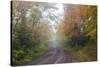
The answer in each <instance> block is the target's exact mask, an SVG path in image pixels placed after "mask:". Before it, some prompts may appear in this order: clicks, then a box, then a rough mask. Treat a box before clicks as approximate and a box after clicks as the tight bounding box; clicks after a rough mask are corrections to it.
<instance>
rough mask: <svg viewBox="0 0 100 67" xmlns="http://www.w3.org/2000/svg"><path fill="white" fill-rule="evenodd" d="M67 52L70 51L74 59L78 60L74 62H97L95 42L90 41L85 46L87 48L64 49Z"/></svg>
mask: <svg viewBox="0 0 100 67" xmlns="http://www.w3.org/2000/svg"><path fill="white" fill-rule="evenodd" d="M63 49H64V50H65V51H70V52H71V53H72V55H73V58H75V59H76V60H75V61H74V62H87V61H96V60H97V44H96V42H95V41H94V40H90V41H89V42H87V43H86V44H85V46H74V47H73V48H71V47H67V46H66V47H65V46H64V47H63Z"/></svg>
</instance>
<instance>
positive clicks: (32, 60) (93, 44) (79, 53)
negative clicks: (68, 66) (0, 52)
mask: <svg viewBox="0 0 100 67" xmlns="http://www.w3.org/2000/svg"><path fill="white" fill-rule="evenodd" d="M11 25H12V29H11V53H12V57H11V65H13V66H16V65H36V64H54V63H70V62H83V61H84V62H86V61H96V60H97V7H96V6H95V5H80V4H61V3H47V2H33V1H11Z"/></svg>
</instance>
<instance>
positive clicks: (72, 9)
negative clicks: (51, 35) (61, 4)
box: [58, 5, 97, 61]
mask: <svg viewBox="0 0 100 67" xmlns="http://www.w3.org/2000/svg"><path fill="white" fill-rule="evenodd" d="M65 7H66V8H67V9H65V10H64V11H65V19H64V21H63V22H62V23H60V24H59V29H58V33H59V34H58V37H59V36H60V38H61V37H64V38H63V43H64V42H65V46H66V47H69V48H70V50H71V51H72V52H73V53H74V55H75V56H76V58H78V59H79V60H78V61H89V60H96V49H97V34H96V32H97V30H96V28H97V8H96V6H87V5H84V6H83V5H65ZM64 40H65V41H64ZM69 48H68V49H69ZM85 54H86V55H88V56H85ZM84 56H85V57H84ZM90 56H91V57H90Z"/></svg>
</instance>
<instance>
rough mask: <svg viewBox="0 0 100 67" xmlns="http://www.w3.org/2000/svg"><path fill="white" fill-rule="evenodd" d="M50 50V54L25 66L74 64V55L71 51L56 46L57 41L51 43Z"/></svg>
mask: <svg viewBox="0 0 100 67" xmlns="http://www.w3.org/2000/svg"><path fill="white" fill-rule="evenodd" d="M49 44H50V46H49V48H50V50H49V51H48V53H46V54H44V55H43V56H40V57H39V58H37V59H36V60H32V61H30V62H28V63H26V64H24V65H42V64H57V63H69V62H72V61H73V59H72V55H71V54H70V52H69V51H66V52H65V51H64V50H62V49H61V48H58V47H57V46H55V45H56V44H57V43H56V42H55V41H51V42H50V43H49Z"/></svg>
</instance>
